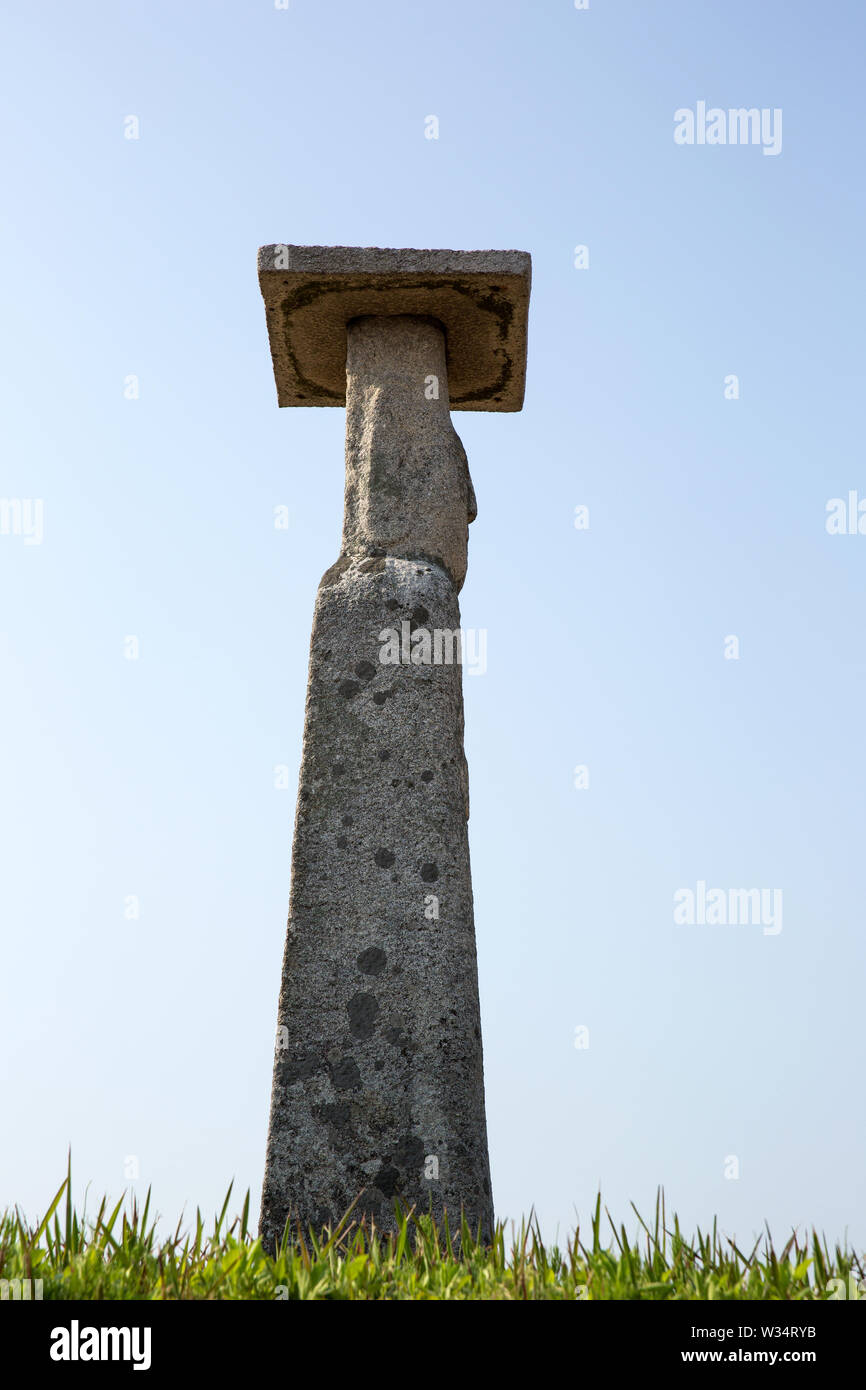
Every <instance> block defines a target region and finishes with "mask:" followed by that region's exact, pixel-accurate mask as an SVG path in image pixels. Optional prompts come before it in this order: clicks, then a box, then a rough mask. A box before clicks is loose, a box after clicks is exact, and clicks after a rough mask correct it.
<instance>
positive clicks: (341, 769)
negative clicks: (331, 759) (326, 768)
mask: <svg viewBox="0 0 866 1390" xmlns="http://www.w3.org/2000/svg"><path fill="white" fill-rule="evenodd" d="M331 773H332V774H333V776H334V777H344V776H345V775H346V764H345V763H334V765H333V766H332V768H331Z"/></svg>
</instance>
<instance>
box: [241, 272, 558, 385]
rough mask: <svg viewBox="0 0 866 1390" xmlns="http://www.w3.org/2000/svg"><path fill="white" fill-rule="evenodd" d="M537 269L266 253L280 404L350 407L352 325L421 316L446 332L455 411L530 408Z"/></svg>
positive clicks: (263, 275)
mask: <svg viewBox="0 0 866 1390" xmlns="http://www.w3.org/2000/svg"><path fill="white" fill-rule="evenodd" d="M531 265H532V263H531V258H530V256H529V254H528V252H526V251H448V250H436V251H424V250H412V249H408V248H404V249H399V250H396V249H388V248H381V247H375V246H363V247H358V246H289V245H281V244H276V245H272V246H263V247H261V248H260V250H259V258H258V270H259V284H260V286H261V291H262V295H263V296H264V300H265V306H266V311H267V322H268V334H269V337H270V344H271V355H272V357H273V363H274V377H275V379H276V384H277V400H278V402H279V404H280V405H281V406H290V405H294V406H343V405H345V403H346V326H347V324H348V323H349V322H350V321H351V320H352V319H355V318H360V317H363V316H366V315H391V314H412V315H418V316H421V317H424V316H426V317H429V318H433V319H435V320H436V321H437V322H438V323H440V324H441V325H442V327H443V328H444V330H445V335H446V343H447V364H448V385H449V391H450V397H451V409H452V410H508V411H515V410H520V409H521V407H522V405H523V394H524V384H525V378H526V337H527V319H528V309H529V291H530V283H531Z"/></svg>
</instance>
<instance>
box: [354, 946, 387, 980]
mask: <svg viewBox="0 0 866 1390" xmlns="http://www.w3.org/2000/svg"><path fill="white" fill-rule="evenodd" d="M387 960H388V957H387V956H386V955H385V952H384V951H383V950H382V947H381V946H369V947H368V948H367V950H366V951H362V952H361V954H360V955H359V957H358V961H357V964H358V969H359V970H360V971H361V974H362V975H381V973H382V971H383V970H384V969H385V964H386V962H387Z"/></svg>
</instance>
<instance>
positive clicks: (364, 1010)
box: [346, 994, 379, 1042]
mask: <svg viewBox="0 0 866 1390" xmlns="http://www.w3.org/2000/svg"><path fill="white" fill-rule="evenodd" d="M346 1013H347V1014H348V1015H349V1029H350V1032H351V1034H352V1036H353V1037H355V1038H360V1039H361V1041H362V1042H366V1040H367V1038H371V1037H372V1036H373V1032H374V1029H375V1027H376V1019H377V1018H378V1016H379V1001H378V999H377V998H376V996H375V995H374V994H353V995H352V998H351V999H350V1000H349V1002H348V1004H347V1005H346Z"/></svg>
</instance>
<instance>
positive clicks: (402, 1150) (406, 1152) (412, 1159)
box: [391, 1134, 424, 1168]
mask: <svg viewBox="0 0 866 1390" xmlns="http://www.w3.org/2000/svg"><path fill="white" fill-rule="evenodd" d="M423 1161H424V1144H423V1142H422V1140H420V1139H419V1138H418V1136H417V1135H416V1134H407V1135H406V1137H405V1138H404V1139H401V1140H400V1143H399V1144H398V1145H397V1148H396V1149H395V1150H394V1152H393V1154H392V1155H391V1162H392V1163H396V1165H397V1167H398V1168H418V1167H420V1165H421V1163H422V1162H423Z"/></svg>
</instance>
